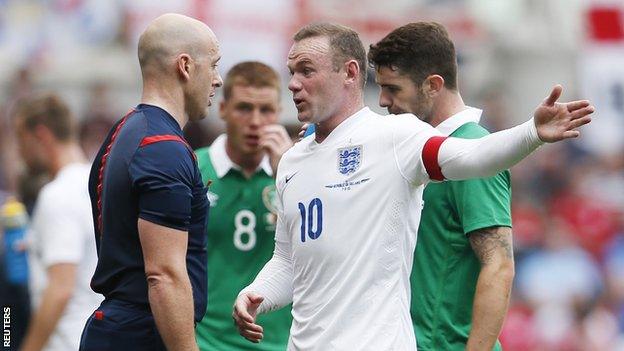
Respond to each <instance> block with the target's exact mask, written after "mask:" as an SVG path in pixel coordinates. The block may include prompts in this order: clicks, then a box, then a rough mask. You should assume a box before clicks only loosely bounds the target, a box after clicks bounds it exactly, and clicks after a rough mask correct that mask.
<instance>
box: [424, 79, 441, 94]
mask: <svg viewBox="0 0 624 351" xmlns="http://www.w3.org/2000/svg"><path fill="white" fill-rule="evenodd" d="M443 88H444V78H442V76H440V75H438V74H432V75H430V76H428V77H427V78H426V79H425V81H424V82H423V91H424V92H425V94H426V95H427V96H429V97H434V96H436V95H438V94H439V93H440V92H441V91H442V89H443Z"/></svg>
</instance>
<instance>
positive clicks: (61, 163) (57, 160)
mask: <svg viewBox="0 0 624 351" xmlns="http://www.w3.org/2000/svg"><path fill="white" fill-rule="evenodd" d="M52 148H53V149H54V151H53V153H52V157H51V162H50V169H49V170H48V172H49V173H50V176H51V177H52V178H54V177H56V175H57V174H58V172H59V171H60V170H61V169H63V168H65V166H68V165H70V164H72V163H84V162H87V158H86V157H85V155H84V152H83V151H82V149H81V148H80V146H78V144H77V143H76V142H73V141H70V142H67V143H58V144H56V145H54V146H53V147H52Z"/></svg>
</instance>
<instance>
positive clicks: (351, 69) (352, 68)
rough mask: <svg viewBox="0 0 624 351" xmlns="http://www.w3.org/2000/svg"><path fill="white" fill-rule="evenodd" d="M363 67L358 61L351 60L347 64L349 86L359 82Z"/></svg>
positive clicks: (346, 71)
mask: <svg viewBox="0 0 624 351" xmlns="http://www.w3.org/2000/svg"><path fill="white" fill-rule="evenodd" d="M361 69H362V67H360V65H359V64H358V62H357V61H356V60H349V61H347V62H345V73H346V81H345V83H347V84H353V83H355V82H356V81H357V79H358V77H359V76H360V70H361Z"/></svg>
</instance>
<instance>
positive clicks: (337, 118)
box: [314, 95, 364, 143]
mask: <svg viewBox="0 0 624 351" xmlns="http://www.w3.org/2000/svg"><path fill="white" fill-rule="evenodd" d="M341 107H342V108H341V109H339V110H338V112H336V113H335V114H334V115H333V116H330V117H329V118H327V119H325V120H324V121H322V122H319V123H316V125H315V128H316V130H315V131H314V134H315V139H314V140H315V141H316V142H317V143H322V142H323V141H324V140H325V139H327V137H328V136H329V134H331V132H332V131H333V130H334V129H336V127H338V126H339V125H340V124H341V123H342V122H344V121H345V120H347V119H348V118H349V117H351V116H353V115H354V114H355V113H356V112H358V111H359V110H361V109H363V108H364V99H363V98H362V96H361V95H359V96H357V97H353V98H352V99H349V100H348V101H347V102H346V103H344V104H343V105H342V106H341Z"/></svg>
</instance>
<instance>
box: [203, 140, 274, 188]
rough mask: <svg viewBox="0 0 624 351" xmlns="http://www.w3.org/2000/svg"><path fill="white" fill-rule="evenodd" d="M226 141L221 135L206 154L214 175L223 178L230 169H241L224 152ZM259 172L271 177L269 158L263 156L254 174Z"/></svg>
mask: <svg viewBox="0 0 624 351" xmlns="http://www.w3.org/2000/svg"><path fill="white" fill-rule="evenodd" d="M226 141H227V135H225V134H221V135H219V137H218V138H217V139H215V141H214V142H213V143H212V145H211V146H210V149H209V150H208V153H209V154H210V160H211V161H212V165H213V166H214V170H215V173H216V174H217V177H219V178H223V176H225V175H226V174H227V172H229V171H230V169H235V170H237V171H241V167H240V166H239V165H237V164H235V163H234V162H233V161H232V160H231V159H230V157H229V156H228V155H227V152H225V143H226ZM260 170H263V171H264V173H266V174H267V175H268V176H271V177H272V176H273V170H272V169H271V163H270V162H269V157H268V156H266V155H265V156H264V157H263V158H262V161H260V164H259V165H258V168H257V169H256V173H257V172H258V171H260Z"/></svg>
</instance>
